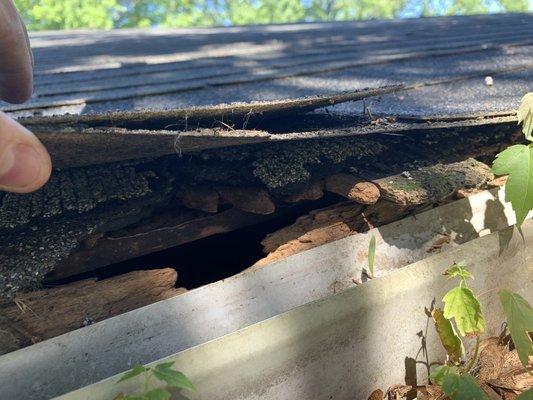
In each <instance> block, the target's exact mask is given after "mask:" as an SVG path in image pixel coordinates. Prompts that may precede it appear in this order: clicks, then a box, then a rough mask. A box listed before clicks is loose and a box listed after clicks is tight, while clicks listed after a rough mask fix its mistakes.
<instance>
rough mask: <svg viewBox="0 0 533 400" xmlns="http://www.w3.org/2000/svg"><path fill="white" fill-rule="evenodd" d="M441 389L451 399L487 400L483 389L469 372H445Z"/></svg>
mask: <svg viewBox="0 0 533 400" xmlns="http://www.w3.org/2000/svg"><path fill="white" fill-rule="evenodd" d="M442 390H443V391H444V394H446V395H447V396H448V397H450V398H451V399H452V400H488V397H487V395H486V394H485V392H484V391H483V389H481V387H479V385H478V383H477V382H476V380H475V379H474V378H473V377H472V375H470V374H463V375H459V374H453V373H448V374H446V375H445V376H444V377H443V379H442Z"/></svg>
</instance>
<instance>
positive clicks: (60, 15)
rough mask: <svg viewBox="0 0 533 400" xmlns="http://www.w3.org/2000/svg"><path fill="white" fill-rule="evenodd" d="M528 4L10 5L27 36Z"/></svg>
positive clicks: (498, 0)
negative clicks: (35, 32) (42, 32)
mask: <svg viewBox="0 0 533 400" xmlns="http://www.w3.org/2000/svg"><path fill="white" fill-rule="evenodd" d="M532 2H533V0H15V3H16V4H17V6H18V8H19V10H20V11H21V14H22V15H23V18H24V20H25V21H26V23H27V25H28V28H29V29H30V30H44V29H73V28H95V29H96V28H103V29H112V28H123V27H149V26H163V27H188V26H213V25H243V24H266V23H287V22H298V21H334V20H337V21H339V20H353V19H369V18H395V17H418V16H431V15H453V14H481V13H494V12H513V11H528V10H529V11H532V7H533V5H532Z"/></svg>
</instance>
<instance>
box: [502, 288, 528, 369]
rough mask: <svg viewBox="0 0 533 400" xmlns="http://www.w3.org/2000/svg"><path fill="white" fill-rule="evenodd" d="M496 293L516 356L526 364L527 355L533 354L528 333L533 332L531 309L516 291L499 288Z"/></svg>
mask: <svg viewBox="0 0 533 400" xmlns="http://www.w3.org/2000/svg"><path fill="white" fill-rule="evenodd" d="M498 294H499V295H500V301H501V303H502V307H503V312H504V313H505V316H506V317H507V326H508V327H509V331H510V332H511V338H512V339H513V343H514V346H515V348H516V351H517V352H518V357H519V358H520V361H521V362H522V365H524V366H527V365H528V362H529V356H533V342H532V341H531V337H530V336H529V334H528V332H533V309H532V308H531V306H530V305H529V303H528V302H527V301H526V300H525V299H524V298H523V297H522V296H520V295H519V294H517V293H513V292H511V291H509V290H500V291H499V292H498Z"/></svg>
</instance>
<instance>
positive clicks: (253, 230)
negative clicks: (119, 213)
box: [45, 194, 342, 289]
mask: <svg viewBox="0 0 533 400" xmlns="http://www.w3.org/2000/svg"><path fill="white" fill-rule="evenodd" d="M340 200H342V198H340V197H339V196H337V195H334V194H327V195H326V196H324V197H323V198H322V199H320V200H316V201H307V202H302V203H301V204H299V205H298V206H297V207H294V208H293V209H291V210H289V211H285V212H282V213H280V214H281V215H280V216H274V217H273V218H272V219H271V220H268V221H266V222H263V223H259V224H256V225H252V226H248V227H245V228H241V229H237V230H235V231H231V232H227V233H222V234H217V235H213V236H209V237H207V238H203V239H199V240H196V241H194V242H191V243H186V244H183V245H180V246H176V247H172V248H169V249H166V250H163V251H160V252H156V253H151V254H148V255H145V256H141V257H137V258H133V259H130V260H127V261H124V262H120V263H117V264H112V265H109V266H106V267H102V268H99V269H96V270H94V271H90V272H87V273H83V274H78V275H74V276H71V277H68V278H65V279H60V280H55V281H47V282H45V286H47V287H54V286H57V285H62V284H67V283H72V282H76V281H79V280H82V279H88V278H97V279H107V278H111V277H114V276H117V275H121V274H124V273H127V272H131V271H136V270H150V269H159V268H167V267H169V268H173V269H175V270H176V271H177V272H178V281H177V286H178V287H185V288H187V289H194V288H197V287H200V286H203V285H206V284H209V283H212V282H216V281H218V280H221V279H225V278H229V277H231V276H233V275H235V274H238V273H239V272H242V271H243V270H245V269H246V268H248V267H251V266H252V265H253V264H254V263H255V262H256V261H258V260H260V259H261V258H263V257H264V256H265V254H264V253H263V248H262V245H261V241H262V240H263V239H264V238H265V237H266V236H267V235H268V234H269V233H271V232H275V231H277V230H278V229H281V228H283V227H285V226H288V225H291V224H292V223H294V221H295V220H296V218H298V217H299V216H301V215H305V214H306V213H308V212H309V211H310V210H313V209H318V208H322V207H326V206H328V205H331V204H334V203H336V202H338V201H340Z"/></svg>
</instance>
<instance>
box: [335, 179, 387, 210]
mask: <svg viewBox="0 0 533 400" xmlns="http://www.w3.org/2000/svg"><path fill="white" fill-rule="evenodd" d="M326 190H327V191H329V192H332V193H336V194H338V195H340V196H342V197H345V198H346V199H348V200H352V201H357V202H358V203H361V204H375V203H376V202H377V201H378V199H379V196H380V192H379V189H378V187H377V186H376V185H374V184H373V183H371V182H363V181H361V179H358V178H357V177H355V176H353V175H349V174H335V175H331V176H329V177H328V178H326Z"/></svg>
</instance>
